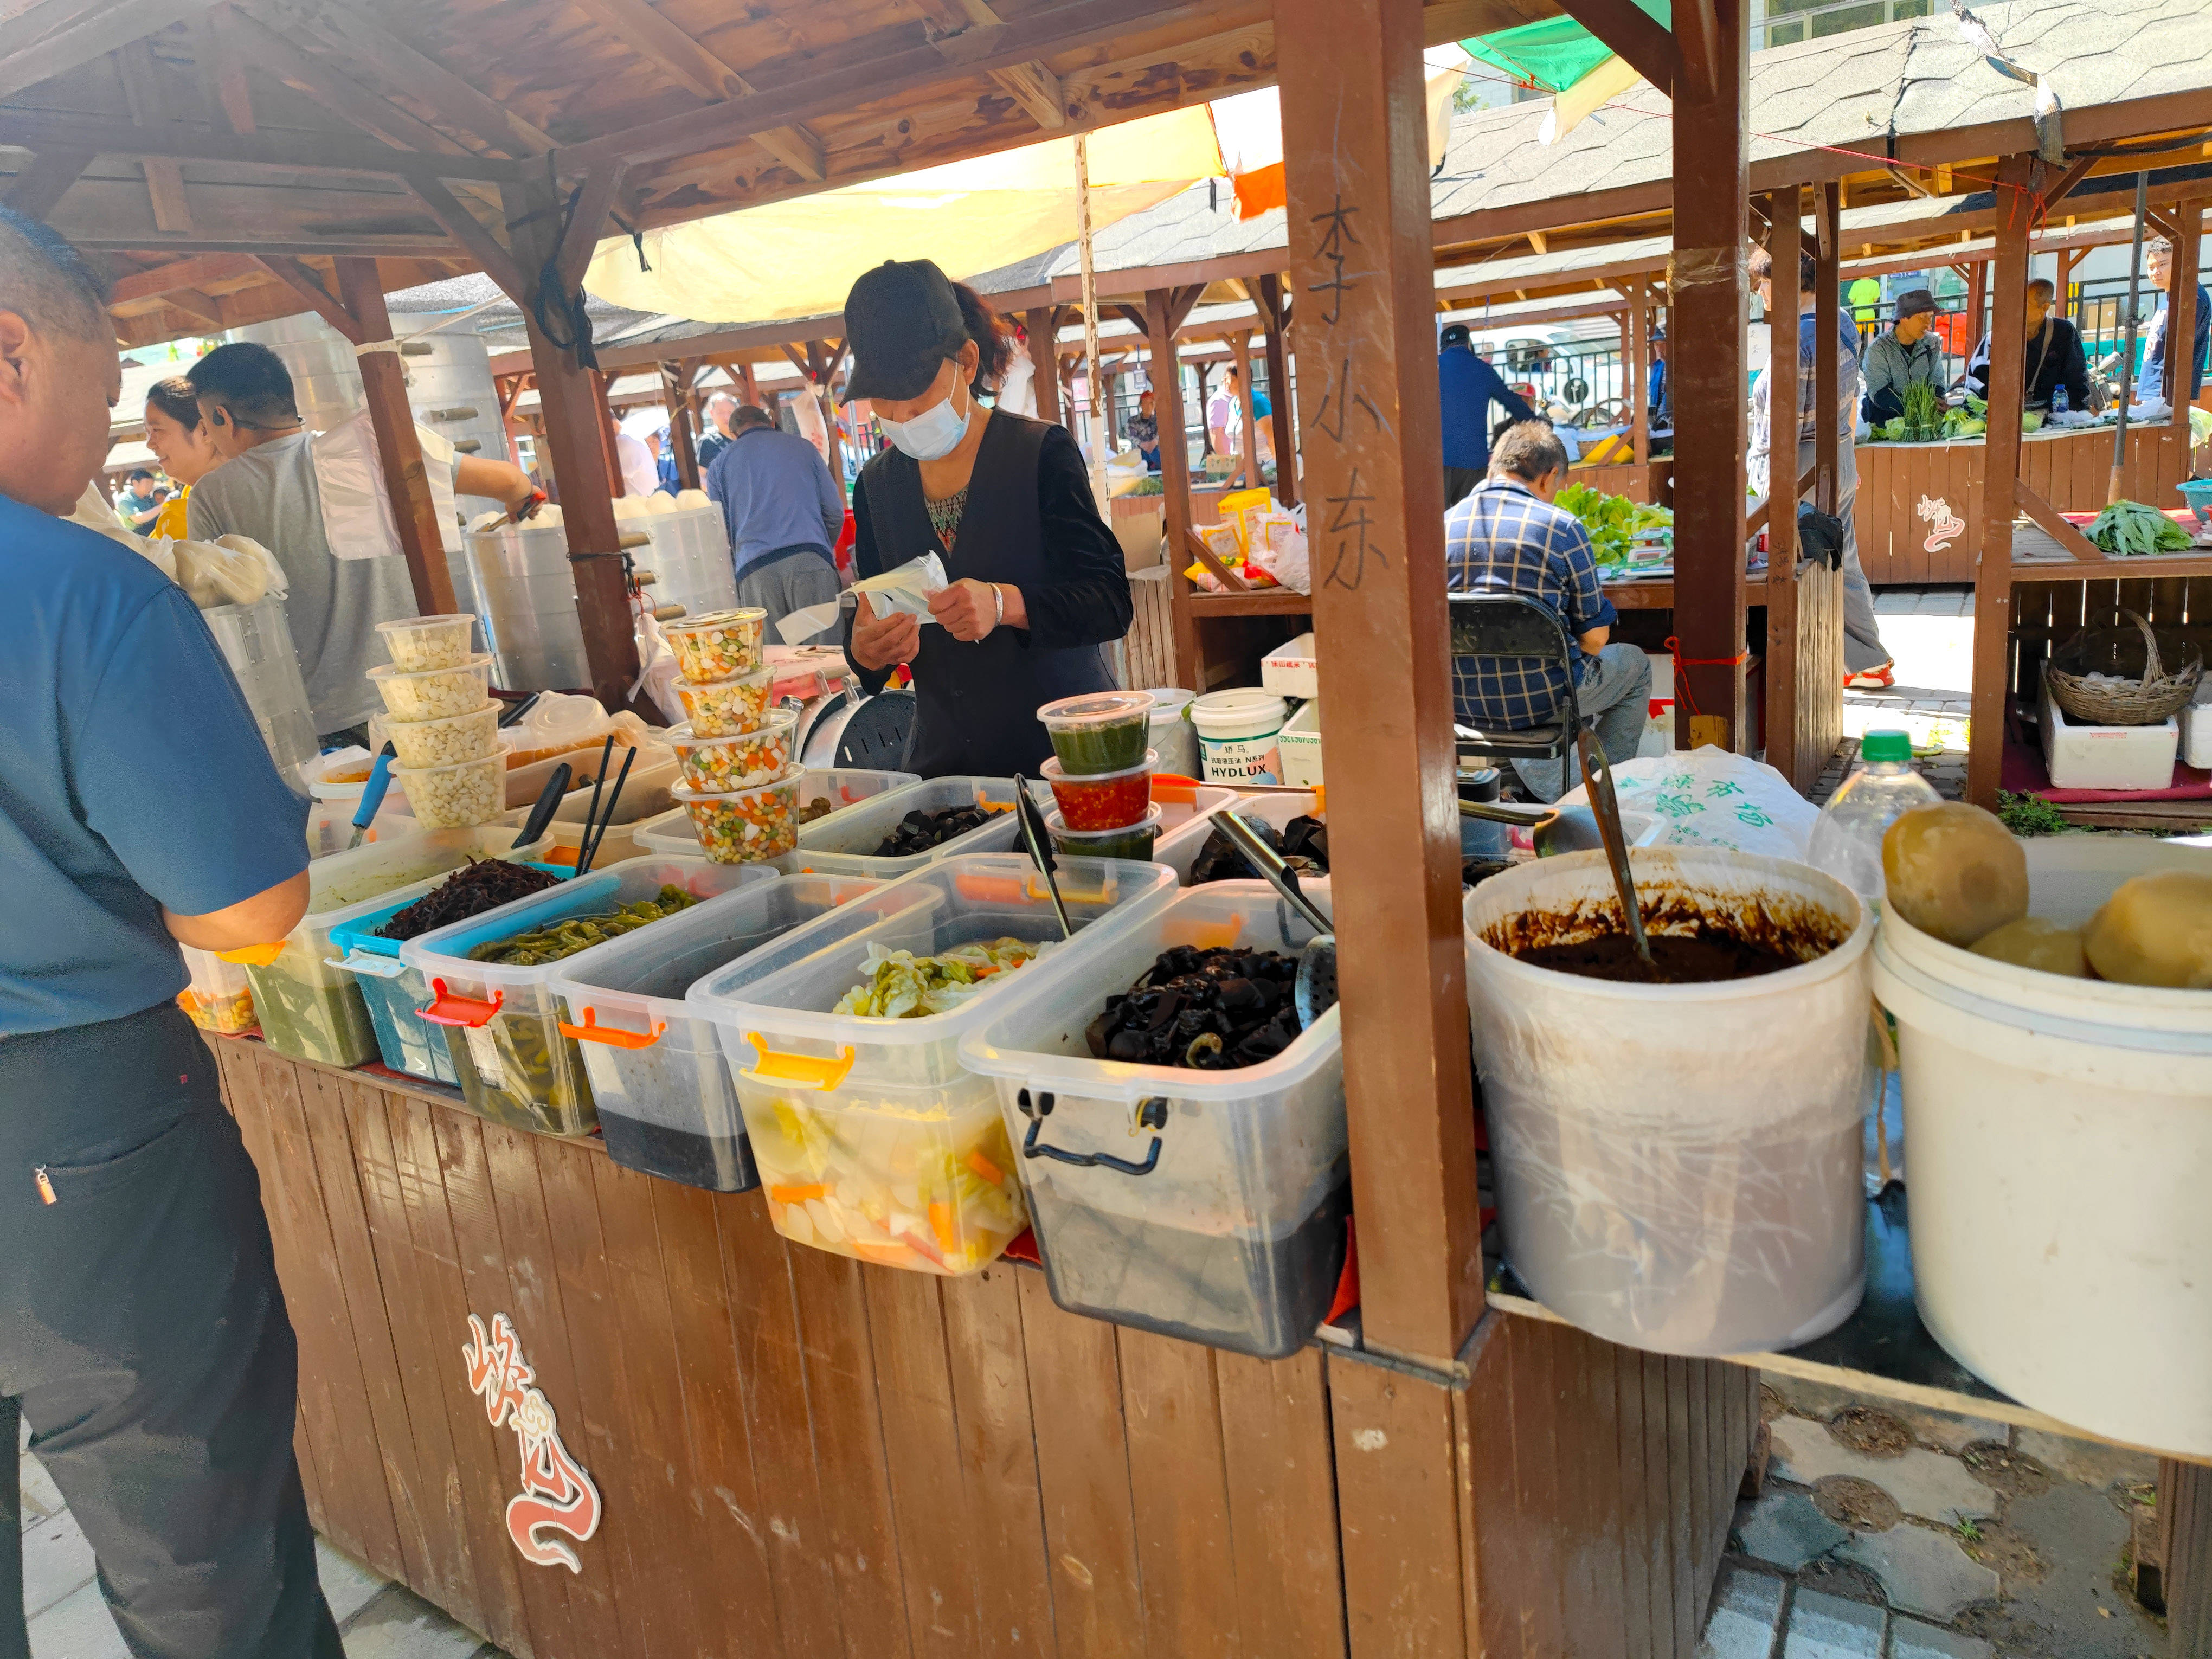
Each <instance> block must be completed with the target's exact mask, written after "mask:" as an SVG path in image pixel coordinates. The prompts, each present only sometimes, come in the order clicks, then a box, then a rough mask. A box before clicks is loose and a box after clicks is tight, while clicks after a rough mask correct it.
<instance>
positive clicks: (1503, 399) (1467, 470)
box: [1437, 323, 1536, 507]
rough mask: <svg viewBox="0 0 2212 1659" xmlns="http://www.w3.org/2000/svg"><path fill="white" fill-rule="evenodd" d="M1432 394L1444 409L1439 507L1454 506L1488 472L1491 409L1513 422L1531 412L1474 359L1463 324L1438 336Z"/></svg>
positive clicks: (1492, 371)
mask: <svg viewBox="0 0 2212 1659" xmlns="http://www.w3.org/2000/svg"><path fill="white" fill-rule="evenodd" d="M1437 346H1438V349H1437V395H1438V397H1439V398H1441V399H1442V401H1443V452H1444V506H1445V507H1456V506H1457V505H1458V504H1459V503H1460V502H1461V501H1463V500H1465V499H1466V498H1467V495H1468V493H1469V492H1470V491H1471V490H1473V489H1474V487H1475V486H1476V485H1477V484H1479V483H1481V482H1482V480H1483V477H1484V476H1485V475H1486V473H1488V472H1489V471H1490V430H1491V424H1492V422H1491V419H1490V406H1491V405H1492V404H1498V405H1500V406H1501V407H1502V408H1503V409H1504V410H1505V413H1506V415H1507V416H1509V417H1510V418H1511V419H1513V420H1515V421H1533V420H1534V419H1535V418H1536V412H1535V411H1534V410H1532V409H1530V408H1529V407H1528V404H1525V403H1523V402H1522V400H1521V398H1520V396H1519V395H1518V394H1517V393H1516V392H1514V391H1513V389H1512V388H1511V387H1510V386H1507V385H1506V384H1505V382H1504V379H1503V378H1502V377H1500V375H1499V374H1498V371H1497V370H1496V369H1494V368H1492V367H1491V366H1490V365H1489V364H1488V363H1486V362H1484V361H1483V360H1482V359H1481V358H1480V357H1478V356H1475V353H1474V341H1473V340H1472V339H1471V338H1470V337H1468V331H1467V325H1466V324H1465V323H1454V324H1452V325H1450V326H1449V327H1448V328H1446V329H1445V330H1444V331H1443V334H1441V335H1440V336H1438V337H1437Z"/></svg>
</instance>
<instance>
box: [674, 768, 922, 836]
mask: <svg viewBox="0 0 2212 1659" xmlns="http://www.w3.org/2000/svg"><path fill="white" fill-rule="evenodd" d="M920 782H921V778H920V777H918V776H916V775H915V774H914V773H912V772H876V771H870V770H868V769H866V768H861V767H846V766H810V767H808V768H806V769H805V770H804V771H802V772H801V773H800V774H799V832H800V834H801V835H802V836H803V835H804V834H805V830H806V828H807V826H808V825H810V824H812V823H818V822H819V821H820V820H822V819H823V818H826V817H829V815H830V814H831V813H833V812H842V811H845V810H846V809H847V808H848V807H852V806H858V805H860V804H861V803H862V802H863V801H868V800H872V799H875V798H876V797H877V796H878V795H880V794H882V793H884V791H886V790H890V789H896V788H899V787H902V786H904V785H906V784H909V783H920ZM633 834H634V835H635V839H636V842H637V845H638V848H639V849H640V851H641V852H652V853H669V854H674V855H675V856H677V857H678V858H687V859H689V858H704V857H705V856H706V852H705V850H704V849H703V848H701V846H700V845H699V831H698V829H697V827H696V825H694V824H693V823H692V822H691V814H690V811H688V810H686V809H685V808H684V807H681V806H679V807H677V808H676V809H675V810H674V811H668V812H664V813H661V814H660V815H659V817H653V818H649V819H647V820H646V821H645V822H644V823H640V824H638V825H636V826H635V829H634V831H633Z"/></svg>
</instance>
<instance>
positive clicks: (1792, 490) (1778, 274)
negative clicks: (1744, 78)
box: [1761, 185, 1834, 789]
mask: <svg viewBox="0 0 2212 1659" xmlns="http://www.w3.org/2000/svg"><path fill="white" fill-rule="evenodd" d="M1803 195H1804V192H1803V191H1802V190H1801V189H1800V188H1799V187H1798V186H1797V185H1785V186H1784V188H1782V189H1780V190H1778V191H1774V192H1773V193H1772V194H1771V195H1770V196H1767V197H1763V198H1761V210H1762V211H1763V212H1764V214H1765V218H1766V224H1767V231H1766V256H1767V258H1770V259H1771V260H1772V261H1773V262H1774V293H1775V296H1776V297H1777V298H1778V299H1779V298H1780V296H1781V295H1782V293H1783V291H1784V289H1787V288H1795V287H1796V283H1797V264H1798V253H1799V251H1800V249H1801V248H1802V246H1803V245H1804V240H1805V238H1804V222H1803V215H1804V206H1803V202H1802V197H1803ZM1785 273H1786V275H1785ZM1792 304H1793V307H1794V304H1795V302H1794V301H1793V302H1792ZM1776 335H1777V338H1776V340H1775V344H1774V349H1773V352H1772V353H1771V356H1769V358H1768V360H1767V369H1766V376H1767V380H1766V394H1767V407H1768V408H1769V409H1770V410H1772V411H1774V430H1775V432H1776V434H1777V437H1776V440H1775V443H1774V447H1773V451H1772V453H1770V454H1769V455H1768V456H1767V463H1768V465H1767V473H1766V498H1767V510H1766V643H1767V649H1768V652H1769V653H1770V655H1771V653H1772V652H1773V650H1774V647H1775V646H1776V645H1777V643H1778V642H1779V641H1783V640H1785V639H1786V640H1789V641H1791V642H1792V643H1793V645H1794V643H1795V641H1796V635H1797V602H1798V599H1800V597H1801V595H1800V594H1799V592H1798V589H1797V501H1796V493H1797V492H1796V483H1797V477H1796V474H1797V445H1796V441H1794V440H1792V441H1790V442H1789V443H1788V444H1787V445H1786V447H1785V445H1784V441H1783V440H1782V439H1781V437H1780V436H1779V435H1780V434H1781V432H1782V431H1783V429H1784V422H1785V421H1786V422H1790V424H1792V425H1794V424H1795V423H1796V415H1795V413H1794V412H1793V411H1795V410H1796V407H1797V399H1798V396H1799V392H1798V382H1799V377H1800V375H1801V374H1802V363H1801V362H1799V360H1798V356H1797V353H1796V341H1795V340H1790V341H1786V342H1785V341H1784V340H1783V339H1781V338H1780V330H1779V329H1777V331H1776ZM1829 367H1830V370H1831V372H1832V371H1833V368H1834V362H1833V360H1832V358H1831V360H1830V365H1829ZM1790 657H1791V658H1792V659H1793V661H1794V659H1795V657H1796V652H1795V651H1794V650H1793V651H1792V652H1791V653H1790ZM1797 689H1798V688H1797V676H1796V674H1795V673H1789V674H1782V673H1777V672H1775V671H1774V670H1773V666H1772V665H1771V663H1770V665H1769V667H1768V671H1767V674H1766V762H1767V764H1768V765H1770V766H1771V767H1773V768H1775V769H1777V770H1778V771H1779V772H1780V773H1781V774H1782V775H1784V777H1786V778H1788V779H1789V780H1790V782H1791V784H1793V785H1794V786H1796V787H1797V788H1799V789H1803V788H1804V787H1806V786H1807V785H1808V784H1810V783H1811V782H1812V781H1813V780H1812V779H1810V778H1804V777H1800V776H1798V775H1797V774H1798V767H1797V743H1796V734H1797V724H1798V720H1797V717H1798V708H1797Z"/></svg>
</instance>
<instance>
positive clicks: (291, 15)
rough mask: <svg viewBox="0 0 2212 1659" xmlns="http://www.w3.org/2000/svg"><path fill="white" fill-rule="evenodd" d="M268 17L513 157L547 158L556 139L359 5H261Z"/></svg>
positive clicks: (281, 0)
mask: <svg viewBox="0 0 2212 1659" xmlns="http://www.w3.org/2000/svg"><path fill="white" fill-rule="evenodd" d="M258 9H261V10H262V11H263V14H264V16H270V17H274V18H276V19H278V20H280V21H279V23H278V27H279V29H280V31H281V32H282V33H285V34H287V35H289V36H292V37H293V38H295V40H296V39H297V38H298V37H299V35H300V34H301V33H307V34H308V35H310V36H312V37H313V38H314V39H315V40H319V41H321V42H323V43H324V44H325V45H327V46H331V47H333V48H334V49H336V50H337V51H339V52H344V53H346V54H347V55H348V56H349V57H351V58H355V59H356V60H357V61H358V62H360V63H362V64H367V65H368V67H369V68H370V69H371V70H374V72H375V74H376V76H378V78H379V80H380V82H381V83H382V88H381V89H383V90H386V91H390V90H398V91H401V92H404V93H405V94H407V95H408V96H409V97H410V98H416V99H420V100H422V102H423V103H425V104H427V105H428V106H430V107H432V108H433V109H435V110H436V111H437V112H438V118H439V119H440V120H441V121H443V122H445V123H447V125H449V126H452V127H453V128H455V129H457V130H458V131H462V132H465V133H468V134H471V135H472V136H473V137H476V138H477V140H478V141H480V142H481V143H486V144H489V145H491V146H492V147H493V148H495V149H503V150H506V151H507V153H508V154H510V155H516V156H521V157H528V156H536V155H544V153H545V152H546V151H547V150H549V149H552V148H553V140H552V138H551V137H550V136H549V135H547V134H545V133H544V132H541V131H538V129H537V128H536V127H534V126H532V125H531V124H530V123H529V122H528V121H526V120H525V119H523V118H522V117H521V116H520V115H518V114H516V113H515V112H513V110H511V109H509V108H507V106H505V105H504V104H501V103H500V102H499V101H498V100H496V99H495V98H493V97H491V96H490V95H489V94H486V93H484V92H482V91H479V90H478V89H477V88H476V87H474V86H472V85H471V84H470V83H469V82H467V81H465V80H463V79H462V78H461V77H460V76H458V75H456V74H454V73H453V70H449V69H447V67H446V66H445V65H444V64H441V63H439V62H438V61H437V60H436V59H435V58H430V57H428V55H426V54H425V53H423V52H420V51H418V50H416V48H415V47H414V46H411V45H410V44H409V43H408V42H407V41H405V40H401V39H400V38H399V37H398V35H396V34H393V33H391V32H390V31H388V30H387V29H386V28H384V27H382V26H381V25H380V24H378V23H377V22H375V21H373V20H372V19H371V18H370V17H368V15H366V14H365V13H364V11H363V10H362V9H361V8H360V7H358V6H337V5H319V4H317V3H315V0H258Z"/></svg>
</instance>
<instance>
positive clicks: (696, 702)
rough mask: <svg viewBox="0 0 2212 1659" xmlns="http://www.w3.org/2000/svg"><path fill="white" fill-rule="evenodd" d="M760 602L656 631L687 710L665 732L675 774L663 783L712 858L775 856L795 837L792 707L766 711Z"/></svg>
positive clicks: (770, 673) (764, 617) (771, 676)
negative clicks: (672, 781) (672, 747)
mask: <svg viewBox="0 0 2212 1659" xmlns="http://www.w3.org/2000/svg"><path fill="white" fill-rule="evenodd" d="M767 628H768V612H767V611H762V610H758V609H745V610H738V611H713V612H710V613H709V614H708V615H707V616H704V617H694V618H691V619H690V620H688V621H685V622H682V623H669V624H668V626H667V627H666V629H664V630H663V631H664V632H665V635H666V636H667V640H668V643H669V646H670V647H671V649H673V650H674V651H675V653H676V672H677V682H676V695H677V696H678V697H679V698H680V699H682V701H683V703H684V714H687V715H688V716H689V717H690V718H689V719H688V720H685V721H684V724H683V725H681V726H678V727H676V729H675V730H674V731H673V732H671V733H670V734H669V739H670V741H671V743H672V744H676V745H677V752H678V757H679V758H680V760H681V762H682V763H683V767H684V776H685V781H684V783H682V784H679V785H677V786H676V787H673V788H671V790H670V791H669V793H670V794H671V795H672V796H674V797H675V799H677V800H678V801H680V802H681V803H682V804H683V805H684V808H685V809H686V810H687V811H689V812H690V815H691V825H692V829H693V830H694V831H695V832H696V836H697V837H698V841H699V844H700V846H701V847H702V848H704V849H705V851H706V854H707V856H708V858H710V859H712V860H714V861H715V862H716V863H717V864H756V863H763V862H765V861H766V860H769V859H773V858H778V857H781V855H782V854H786V853H788V852H789V851H791V849H792V848H793V847H794V846H795V845H797V843H798V840H799V767H798V765H797V764H796V763H795V760H794V757H793V754H792V743H791V736H792V730H793V726H794V725H795V723H796V721H797V719H798V717H797V716H796V715H795V714H784V713H782V712H781V711H775V712H771V710H770V708H769V690H770V687H771V685H772V684H773V682H774V680H775V671H774V670H772V669H770V668H769V666H768V665H767V659H766V655H765V653H764V652H763V648H762V639H763V635H764V634H765V633H766V631H767Z"/></svg>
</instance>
